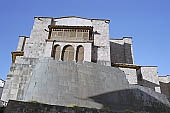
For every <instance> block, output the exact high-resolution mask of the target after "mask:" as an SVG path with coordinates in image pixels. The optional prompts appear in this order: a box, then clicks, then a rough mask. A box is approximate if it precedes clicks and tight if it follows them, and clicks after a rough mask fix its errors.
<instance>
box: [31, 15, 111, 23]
mask: <svg viewBox="0 0 170 113" xmlns="http://www.w3.org/2000/svg"><path fill="white" fill-rule="evenodd" d="M34 18H52V19H62V18H80V19H86V20H101V21H107V22H108V23H109V22H110V20H109V19H94V18H93V19H89V18H84V17H78V16H64V17H57V18H53V17H34Z"/></svg>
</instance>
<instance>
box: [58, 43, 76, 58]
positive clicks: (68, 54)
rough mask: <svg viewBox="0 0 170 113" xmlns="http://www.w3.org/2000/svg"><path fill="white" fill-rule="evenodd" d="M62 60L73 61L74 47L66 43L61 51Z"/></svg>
mask: <svg viewBox="0 0 170 113" xmlns="http://www.w3.org/2000/svg"><path fill="white" fill-rule="evenodd" d="M61 60H62V61H73V60H74V48H73V47H72V46H71V45H67V46H65V47H64V48H63V51H62V57H61Z"/></svg>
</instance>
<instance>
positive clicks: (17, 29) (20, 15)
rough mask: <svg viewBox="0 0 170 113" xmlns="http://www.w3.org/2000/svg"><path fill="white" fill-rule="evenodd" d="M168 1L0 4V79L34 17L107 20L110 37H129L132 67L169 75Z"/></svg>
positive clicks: (14, 0) (23, 0)
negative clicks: (150, 67) (148, 67)
mask: <svg viewBox="0 0 170 113" xmlns="http://www.w3.org/2000/svg"><path fill="white" fill-rule="evenodd" d="M169 6H170V0H1V1H0V25H1V26H0V37H1V41H0V52H1V55H0V78H3V79H5V78H6V75H7V74H8V71H9V68H10V65H11V52H12V51H15V50H16V46H17V43H18V36H20V35H26V36H29V35H30V32H31V29H32V26H33V19H34V18H33V17H34V16H50V17H61V16H80V17H86V18H102V19H110V20H111V23H110V37H112V38H122V37H124V36H129V37H133V48H134V57H135V64H139V65H157V66H158V72H159V74H160V75H166V74H170V66H169V63H170V7H169Z"/></svg>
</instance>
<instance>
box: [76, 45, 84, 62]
mask: <svg viewBox="0 0 170 113" xmlns="http://www.w3.org/2000/svg"><path fill="white" fill-rule="evenodd" d="M83 60H84V48H83V46H78V47H77V51H76V62H82V61H83Z"/></svg>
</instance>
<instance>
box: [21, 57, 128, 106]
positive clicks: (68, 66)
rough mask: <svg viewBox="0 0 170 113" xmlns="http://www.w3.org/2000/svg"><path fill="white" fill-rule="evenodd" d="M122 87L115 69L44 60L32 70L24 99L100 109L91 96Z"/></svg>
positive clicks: (123, 80) (123, 82) (122, 80)
mask: <svg viewBox="0 0 170 113" xmlns="http://www.w3.org/2000/svg"><path fill="white" fill-rule="evenodd" d="M125 88H128V81H127V80H126V78H125V74H124V73H123V71H121V70H120V69H118V68H114V67H107V66H103V65H99V64H95V63H87V62H84V63H74V62H58V61H56V60H53V59H49V58H43V59H40V61H39V62H38V64H37V65H36V66H35V69H34V70H33V74H32V78H31V82H30V84H29V87H28V90H27V91H26V96H25V98H24V100H27V101H29V100H36V101H39V102H43V103H48V104H57V105H72V104H75V105H78V106H86V107H96V108H101V107H102V104H99V103H97V102H94V101H93V99H91V98H90V97H93V96H95V95H99V94H103V93H106V92H111V91H116V90H121V89H125Z"/></svg>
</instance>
